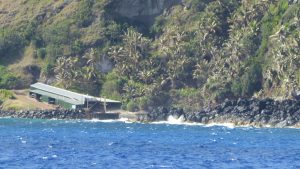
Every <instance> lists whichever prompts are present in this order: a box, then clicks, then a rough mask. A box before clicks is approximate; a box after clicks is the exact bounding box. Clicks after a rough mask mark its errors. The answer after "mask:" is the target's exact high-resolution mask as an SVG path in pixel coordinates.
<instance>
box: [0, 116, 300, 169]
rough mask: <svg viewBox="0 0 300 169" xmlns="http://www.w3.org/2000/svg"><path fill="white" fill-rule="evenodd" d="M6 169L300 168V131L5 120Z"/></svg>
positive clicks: (1, 164) (0, 164)
mask: <svg viewBox="0 0 300 169" xmlns="http://www.w3.org/2000/svg"><path fill="white" fill-rule="evenodd" d="M0 168H4V169H9V168H12V169H16V168H21V169H26V168H28V169H35V168H71V169H73V168H88V169H90V168H108V169H112V168H117V169H119V168H120V169H123V168H145V169H147V168H151V169H152V168H193V169H194V168H216V169H222V168H225V169H227V168H233V169H236V168H272V169H273V168H278V169H287V168H295V169H296V168H300V130H299V129H274V128H251V127H243V128H237V127H232V126H229V127H226V126H203V125H196V124H193V125H189V124H173V125H170V124H167V123H158V124H140V123H126V122H123V121H63V120H28V119H8V118H3V119H0Z"/></svg>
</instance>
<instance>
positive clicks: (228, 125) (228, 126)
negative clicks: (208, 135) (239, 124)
mask: <svg viewBox="0 0 300 169" xmlns="http://www.w3.org/2000/svg"><path fill="white" fill-rule="evenodd" d="M215 126H221V127H227V128H230V129H233V128H235V124H233V123H210V124H206V125H204V127H215Z"/></svg>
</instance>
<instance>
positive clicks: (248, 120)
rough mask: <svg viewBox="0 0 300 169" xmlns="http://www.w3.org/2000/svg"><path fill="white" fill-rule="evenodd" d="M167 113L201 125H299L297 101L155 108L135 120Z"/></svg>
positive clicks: (158, 118)
mask: <svg viewBox="0 0 300 169" xmlns="http://www.w3.org/2000/svg"><path fill="white" fill-rule="evenodd" d="M169 116H173V117H174V118H179V117H181V118H183V119H185V121H187V122H197V123H203V124H210V123H233V124H235V125H237V126H244V125H250V126H257V127H264V126H270V127H300V101H295V100H284V101H275V100H272V99H263V100H258V99H239V100H233V101H230V100H226V101H225V102H224V103H222V104H220V105H217V106H215V107H208V108H205V109H203V110H201V111H198V112H191V113H185V112H184V111H183V110H182V109H175V108H171V109H167V108H158V109H156V110H154V111H152V112H150V113H148V114H147V116H141V117H139V120H140V121H143V122H153V121H165V120H167V119H168V117H169Z"/></svg>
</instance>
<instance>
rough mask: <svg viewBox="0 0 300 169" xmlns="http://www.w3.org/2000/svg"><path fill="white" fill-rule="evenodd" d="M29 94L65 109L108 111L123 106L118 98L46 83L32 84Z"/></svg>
mask: <svg viewBox="0 0 300 169" xmlns="http://www.w3.org/2000/svg"><path fill="white" fill-rule="evenodd" d="M29 95H30V97H32V98H35V99H36V100H38V101H41V102H47V103H48V104H54V105H58V106H60V107H63V108H65V109H88V110H92V111H97V112H106V111H110V110H116V109H120V108H121V102H119V101H116V100H110V99H106V98H99V97H93V96H89V95H85V94H80V93H76V92H72V91H68V90H65V89H61V88H58V87H54V86H50V85H47V84H44V83H35V84H32V85H31V86H30V91H29Z"/></svg>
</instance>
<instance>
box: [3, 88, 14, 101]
mask: <svg viewBox="0 0 300 169" xmlns="http://www.w3.org/2000/svg"><path fill="white" fill-rule="evenodd" d="M6 99H15V96H14V93H13V92H12V91H9V90H5V89H0V100H2V101H3V100H6Z"/></svg>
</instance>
